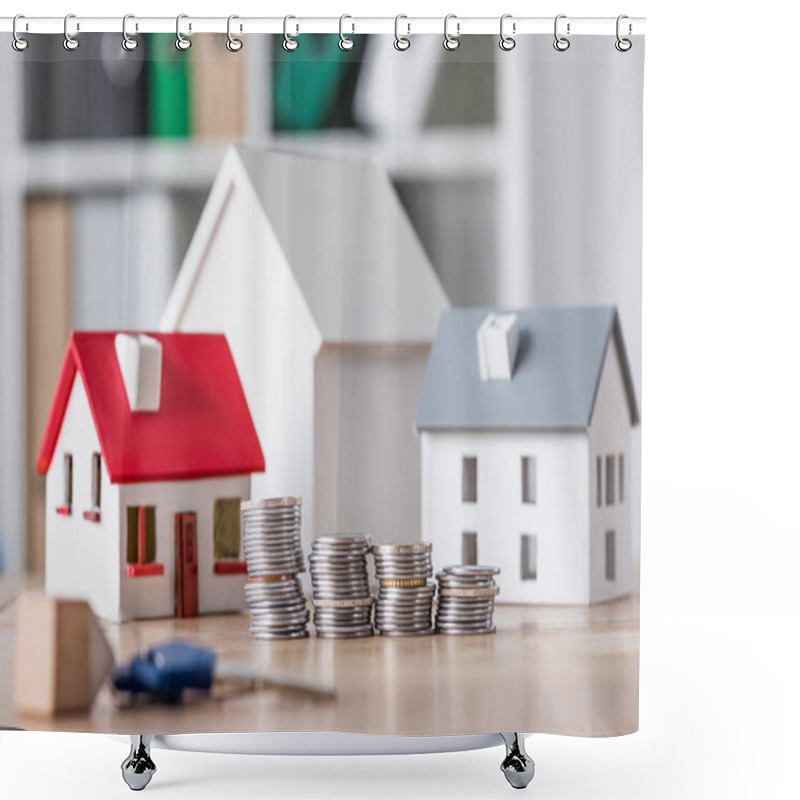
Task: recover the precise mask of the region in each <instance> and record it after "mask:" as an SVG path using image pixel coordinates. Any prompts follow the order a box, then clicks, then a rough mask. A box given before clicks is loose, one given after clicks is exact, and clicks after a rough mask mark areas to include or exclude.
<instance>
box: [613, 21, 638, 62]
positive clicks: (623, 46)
mask: <svg viewBox="0 0 800 800" xmlns="http://www.w3.org/2000/svg"><path fill="white" fill-rule="evenodd" d="M624 19H628V15H627V14H620V15H619V16H618V17H617V41H616V42H614V47H616V48H617V50H619V51H620V53H627V52H628V50H630V49H631V47H633V42H632V41H631V40H630V39H626V38H623V37H622V36H621V35H620V23H621V22H622V20H624ZM632 32H633V26H632V25H631V24H630V22H629V23H628V35H630V34H631V33H632Z"/></svg>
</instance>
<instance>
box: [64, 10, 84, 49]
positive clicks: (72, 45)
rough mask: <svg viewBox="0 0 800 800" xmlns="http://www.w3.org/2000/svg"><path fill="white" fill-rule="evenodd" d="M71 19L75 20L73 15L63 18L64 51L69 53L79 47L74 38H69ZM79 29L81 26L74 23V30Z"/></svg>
mask: <svg viewBox="0 0 800 800" xmlns="http://www.w3.org/2000/svg"><path fill="white" fill-rule="evenodd" d="M71 19H75V15H74V14H67V16H66V17H64V49H65V50H69V51H70V52H72V51H73V50H77V49H78V46H79V45H80V42H79V41H78V40H77V39H76V38H75V37H74V36H70V33H69V21H70V20H71ZM80 29H81V26H80V25H79V24H77V23H76V27H75V30H76V31H79V30H80Z"/></svg>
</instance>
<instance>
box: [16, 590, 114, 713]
mask: <svg viewBox="0 0 800 800" xmlns="http://www.w3.org/2000/svg"><path fill="white" fill-rule="evenodd" d="M16 637H17V641H16V646H15V654H14V656H15V657H14V706H15V708H16V710H17V712H19V713H21V714H33V715H36V716H52V715H53V714H61V713H78V712H85V711H87V710H88V709H89V707H90V706H91V704H92V701H93V700H94V697H95V695H96V694H97V692H98V690H99V689H100V687H101V686H102V684H103V681H104V680H105V678H106V676H107V675H108V673H109V672H110V671H111V667H112V666H113V664H114V657H113V654H112V653H111V648H110V647H109V645H108V641H107V640H106V637H105V635H104V634H103V631H102V629H101V628H100V625H99V623H98V622H97V619H96V618H95V616H94V614H93V613H92V609H91V607H90V606H89V604H88V603H86V602H85V601H83V600H66V599H61V598H54V597H48V596H47V595H46V594H44V593H43V592H29V593H27V594H24V595H22V596H21V597H20V598H19V599H18V601H17V622H16Z"/></svg>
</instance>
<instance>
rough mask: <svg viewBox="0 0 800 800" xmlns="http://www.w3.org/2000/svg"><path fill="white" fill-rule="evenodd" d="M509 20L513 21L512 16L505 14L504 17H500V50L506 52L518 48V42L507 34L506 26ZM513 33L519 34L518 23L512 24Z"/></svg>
mask: <svg viewBox="0 0 800 800" xmlns="http://www.w3.org/2000/svg"><path fill="white" fill-rule="evenodd" d="M507 19H512V16H511V14H503V16H502V17H500V49H501V50H505V51H506V52H508V51H509V50H513V49H514V48H515V47H516V46H517V40H516V39H515V38H514V37H513V36H509V35H508V34H507V33H506V32H505V24H506V20H507ZM511 32H512V33H516V32H517V23H516V22H512V23H511Z"/></svg>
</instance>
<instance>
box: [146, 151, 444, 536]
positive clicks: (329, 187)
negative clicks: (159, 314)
mask: <svg viewBox="0 0 800 800" xmlns="http://www.w3.org/2000/svg"><path fill="white" fill-rule="evenodd" d="M447 306H448V302H447V299H446V296H445V294H444V291H443V290H442V287H441V285H440V284H439V281H438V279H437V277H436V275H435V273H434V271H433V269H432V267H431V265H430V263H429V261H428V259H427V257H426V255H425V253H424V251H423V249H422V246H421V244H420V242H419V240H418V238H417V236H416V234H415V232H414V230H413V229H412V227H411V224H410V222H409V220H408V218H407V217H406V214H405V212H404V211H403V209H402V207H401V205H400V203H399V201H398V198H397V195H396V193H395V191H394V188H393V186H392V184H391V182H390V180H389V178H388V177H387V175H386V173H385V172H384V170H383V169H382V168H380V167H378V166H377V165H376V164H374V163H372V162H369V161H363V160H352V159H346V158H331V157H317V156H313V155H296V154H288V153H281V152H275V151H271V150H268V149H264V148H242V147H237V148H232V149H231V150H230V151H229V152H228V153H227V154H226V156H225V158H224V160H223V163H222V165H221V167H220V170H219V173H218V175H217V177H216V180H215V182H214V185H213V187H212V189H211V193H210V195H209V199H208V202H207V204H206V207H205V209H204V211H203V214H202V216H201V218H200V221H199V223H198V227H197V230H196V232H195V235H194V238H193V240H192V242H191V244H190V247H189V249H188V251H187V255H186V258H185V261H184V263H183V265H182V267H181V270H180V272H179V275H178V278H177V281H176V284H175V288H174V291H173V293H172V296H171V298H170V300H169V302H168V304H167V308H166V310H165V313H164V316H163V318H162V323H161V327H162V330H180V331H220V332H223V333H224V334H225V336H226V337H227V339H228V342H229V343H230V346H231V350H232V352H233V356H234V359H235V361H236V365H237V367H238V369H239V374H240V376H241V378H242V384H243V386H244V391H245V395H246V397H247V401H248V404H249V407H250V410H251V412H252V414H253V419H254V421H255V425H256V430H257V431H258V434H259V437H260V440H261V441H262V442H263V443H264V448H265V456H266V460H267V463H268V464H269V472H268V473H267V474H265V475H263V476H256V477H254V479H253V496H258V497H265V496H279V495H291V496H300V497H302V498H303V534H302V535H303V544H304V547H305V548H306V549H307V550H308V549H309V547H310V543H311V539H312V538H313V536H314V535H315V534H319V533H326V532H336V531H338V532H345V531H357V532H363V533H368V534H370V535H371V536H372V538H373V539H374V540H376V541H389V540H392V541H412V540H417V539H418V538H419V522H418V520H419V511H420V453H419V441H418V438H417V436H416V434H415V431H414V412H415V408H416V404H417V400H418V398H419V392H420V389H421V387H422V379H423V376H424V374H425V365H426V362H427V357H428V354H429V352H430V346H431V341H432V339H433V335H434V333H435V331H436V325H437V323H438V319H439V315H440V314H441V312H442V311H443V310H444V309H446V308H447Z"/></svg>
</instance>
